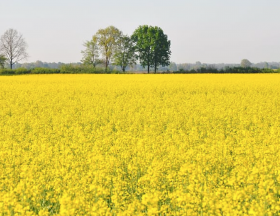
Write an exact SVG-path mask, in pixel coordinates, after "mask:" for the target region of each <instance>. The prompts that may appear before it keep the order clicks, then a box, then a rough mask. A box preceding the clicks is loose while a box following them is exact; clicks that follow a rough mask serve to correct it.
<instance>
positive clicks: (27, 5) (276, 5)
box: [0, 0, 280, 63]
mask: <svg viewBox="0 0 280 216" xmlns="http://www.w3.org/2000/svg"><path fill="white" fill-rule="evenodd" d="M279 21H280V0H234V1H233V0H141V1H133V0H130V1H129V0H102V1H98V0H0V35H2V34H3V33H4V32H5V31H6V30H7V29H9V28H14V29H16V30H18V31H19V32H20V33H22V34H23V35H24V37H25V39H26V41H27V43H28V53H29V55H30V57H29V59H28V62H31V61H36V60H41V61H47V62H58V61H61V62H78V61H80V59H81V53H80V52H81V50H82V49H83V46H82V44H83V42H84V41H86V40H90V39H91V37H92V35H94V34H95V33H96V31H97V30H98V29H100V28H105V27H107V26H109V25H114V26H115V27H117V28H119V29H120V30H122V31H123V33H125V34H132V33H133V31H134V30H135V29H136V28H137V27H138V26H139V25H144V24H147V25H156V26H159V27H161V28H162V29H163V30H164V32H165V33H166V34H167V35H168V37H169V39H170V40H171V50H172V57H171V60H172V61H175V62H176V63H184V62H189V63H192V62H196V61H201V62H204V63H222V62H224V63H239V62H240V61H241V59H243V58H247V59H249V60H250V61H251V62H254V63H256V62H260V61H277V62H280V25H279Z"/></svg>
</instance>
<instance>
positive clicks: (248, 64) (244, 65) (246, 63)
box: [241, 59, 252, 68]
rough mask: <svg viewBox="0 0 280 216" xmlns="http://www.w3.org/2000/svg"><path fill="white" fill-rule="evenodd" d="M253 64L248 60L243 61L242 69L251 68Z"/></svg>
mask: <svg viewBox="0 0 280 216" xmlns="http://www.w3.org/2000/svg"><path fill="white" fill-rule="evenodd" d="M251 65H252V63H251V62H250V61H249V60H248V59H242V61H241V67H244V68H248V67H251Z"/></svg>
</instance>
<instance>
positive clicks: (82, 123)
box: [0, 74, 280, 215]
mask: <svg viewBox="0 0 280 216" xmlns="http://www.w3.org/2000/svg"><path fill="white" fill-rule="evenodd" d="M0 107H1V108H0V118H1V121H0V174H1V175H0V215H280V159H279V156H280V153H279V150H280V75H278V74H267V75H261V74H256V75H241V74H240V75H232V74H231V75H230V74H227V75H225V74H221V75H211V74H205V75H144V74H142V75H25V76H8V77H4V76H1V77H0Z"/></svg>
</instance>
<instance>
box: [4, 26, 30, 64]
mask: <svg viewBox="0 0 280 216" xmlns="http://www.w3.org/2000/svg"><path fill="white" fill-rule="evenodd" d="M26 48H27V44H26V42H25V40H24V38H23V36H22V34H20V33H18V32H17V30H15V29H9V30H7V31H6V32H5V33H4V34H3V35H2V36H1V39H0V54H3V55H4V56H5V57H6V58H7V60H8V61H9V64H10V68H11V69H13V65H14V64H15V63H16V62H18V61H21V60H23V59H26V58H27V57H28V55H27V53H26Z"/></svg>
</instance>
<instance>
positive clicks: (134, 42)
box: [82, 25, 171, 73]
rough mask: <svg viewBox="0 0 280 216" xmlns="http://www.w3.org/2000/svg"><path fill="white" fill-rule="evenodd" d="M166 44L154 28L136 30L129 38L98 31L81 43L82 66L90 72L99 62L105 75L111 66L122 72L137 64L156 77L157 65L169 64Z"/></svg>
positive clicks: (116, 31)
mask: <svg viewBox="0 0 280 216" xmlns="http://www.w3.org/2000/svg"><path fill="white" fill-rule="evenodd" d="M170 44H171V43H170V40H168V37H167V35H166V34H164V32H163V30H162V29H161V28H160V27H157V26H155V27H153V26H148V25H143V26H139V27H138V28H137V29H136V30H135V31H134V33H133V34H132V35H131V36H128V35H124V34H123V33H122V32H121V31H120V30H119V29H117V28H116V27H114V26H109V27H107V28H105V29H99V30H98V31H97V32H96V34H95V35H94V36H93V37H92V39H91V40H89V41H86V42H85V43H84V46H85V50H83V51H82V54H83V59H82V62H83V63H84V64H85V65H92V66H93V67H94V68H95V67H96V65H98V64H100V63H102V62H103V63H104V65H105V71H107V69H108V66H109V64H110V63H112V64H113V65H117V66H120V67H121V69H122V71H123V72H125V70H126V68H127V67H128V66H132V65H135V64H136V62H137V61H139V63H140V64H141V66H142V67H147V71H148V73H149V72H150V69H151V68H153V69H154V72H155V73H156V72H157V69H158V67H159V66H160V65H161V66H167V65H169V64H170V55H171V51H170ZM100 56H102V58H100Z"/></svg>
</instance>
